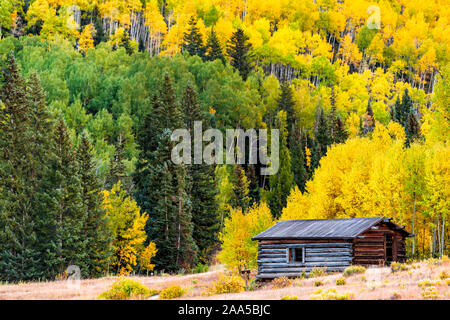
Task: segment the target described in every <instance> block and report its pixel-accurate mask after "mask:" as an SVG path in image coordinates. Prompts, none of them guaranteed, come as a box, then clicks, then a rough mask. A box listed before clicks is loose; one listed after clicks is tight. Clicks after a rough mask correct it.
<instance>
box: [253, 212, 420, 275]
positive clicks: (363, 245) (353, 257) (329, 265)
mask: <svg viewBox="0 0 450 320" xmlns="http://www.w3.org/2000/svg"><path fill="white" fill-rule="evenodd" d="M391 220H392V219H390V218H385V217H367V218H352V219H310V220H289V221H280V222H278V223H277V224H275V225H274V226H273V227H271V228H269V229H267V230H265V231H264V232H262V233H260V234H258V235H256V236H254V237H253V238H252V240H255V241H258V259H257V262H258V275H257V279H261V280H263V279H273V278H277V277H281V276H286V277H299V276H300V275H301V274H302V273H304V274H306V275H308V274H309V272H310V271H311V270H312V269H313V268H314V267H321V268H323V267H326V271H330V272H333V271H343V270H345V268H347V267H348V266H350V265H352V264H354V265H363V266H366V267H367V266H371V265H377V266H379V265H389V264H390V263H391V262H392V261H398V262H404V261H405V260H406V248H405V240H406V238H407V237H411V236H413V235H412V234H410V233H409V232H407V231H406V230H405V227H404V226H399V225H396V224H395V223H393V222H391Z"/></svg>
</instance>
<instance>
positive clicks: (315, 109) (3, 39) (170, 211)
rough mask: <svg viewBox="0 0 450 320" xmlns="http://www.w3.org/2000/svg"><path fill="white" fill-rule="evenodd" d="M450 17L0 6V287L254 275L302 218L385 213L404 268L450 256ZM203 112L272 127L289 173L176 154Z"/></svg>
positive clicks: (386, 1) (343, 10)
mask: <svg viewBox="0 0 450 320" xmlns="http://www.w3.org/2000/svg"><path fill="white" fill-rule="evenodd" d="M449 21H450V5H449V3H448V2H447V1H444V0H429V1H422V0H408V1H406V0H377V1H365V0H339V1H332V0H302V1H298V0H280V1H272V0H258V1H256V0H226V1H225V0H187V1H179V0H132V1H125V0H92V1H85V0H70V1H68V0H0V68H1V70H2V72H1V77H0V281H2V282H12V283H16V282H21V281H38V280H39V281H53V280H55V279H64V278H65V277H66V276H67V273H68V271H67V269H68V267H69V266H72V267H73V266H75V267H74V268H75V269H74V270H75V272H77V274H79V276H80V277H81V278H83V279H87V278H95V277H102V276H105V275H130V274H134V275H142V276H143V275H148V274H150V273H152V272H153V273H156V274H166V273H167V274H176V273H181V274H185V273H191V272H202V271H205V270H207V269H208V265H211V264H213V263H215V262H216V260H218V261H219V262H220V263H222V264H224V265H225V267H226V268H227V270H229V271H230V272H232V273H236V272H238V271H241V270H242V269H253V270H254V269H255V268H256V267H257V243H256V242H255V241H252V240H251V237H252V236H254V235H256V234H258V233H260V232H261V231H263V230H265V229H267V228H268V227H271V226H272V225H273V224H275V223H276V222H277V221H279V220H291V219H314V218H320V219H322V218H327V219H332V218H354V217H368V216H384V217H388V218H392V219H393V220H392V221H393V222H394V223H396V224H398V225H403V226H405V228H406V230H408V231H409V232H411V233H413V234H415V237H412V238H411V239H408V242H407V248H406V253H407V258H408V259H409V260H418V259H428V258H442V257H444V256H446V255H447V256H448V255H449V243H450V232H449V231H450V230H449V225H450V221H449V220H450V217H449V207H450V206H449V203H450V188H449V185H450V162H449V160H448V159H449V158H450V145H449V140H448V138H449V136H450V130H449V128H450V126H449V121H450V114H449V110H450V108H449V106H450V85H449V83H450V82H449V79H450V61H449V60H450V23H449ZM197 121H200V122H201V123H202V126H203V130H204V131H205V130H207V129H218V130H220V132H222V133H223V134H224V136H225V132H226V131H225V130H227V129H242V130H249V129H255V130H258V129H269V130H271V129H276V130H278V132H279V133H280V135H279V141H278V142H279V168H278V170H277V172H276V174H274V175H264V174H262V167H261V165H260V164H254V163H251V162H250V161H249V159H248V158H245V161H244V163H241V164H239V165H232V164H224V163H213V164H210V163H192V164H175V163H174V162H173V161H171V154H172V153H171V152H172V150H173V148H174V147H175V145H176V143H175V142H174V141H173V140H172V139H171V135H172V133H173V132H174V131H176V130H177V129H186V130H188V132H189V133H192V132H194V124H195V122H197ZM271 137H272V136H269V140H270V139H271ZM200 146H202V142H201V143H200ZM72 271H73V270H72Z"/></svg>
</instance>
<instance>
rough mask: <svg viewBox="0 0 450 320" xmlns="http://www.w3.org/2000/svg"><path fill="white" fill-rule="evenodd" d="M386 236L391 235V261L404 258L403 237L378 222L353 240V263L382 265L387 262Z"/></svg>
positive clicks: (401, 260)
mask: <svg viewBox="0 0 450 320" xmlns="http://www.w3.org/2000/svg"><path fill="white" fill-rule="evenodd" d="M386 236H391V237H392V261H399V262H404V261H405V260H406V250H405V237H404V236H403V235H402V234H401V232H400V231H396V230H392V229H391V228H389V227H388V226H387V225H386V224H384V223H380V224H378V225H376V226H375V227H372V228H371V229H370V230H368V231H366V232H364V233H362V234H361V235H360V236H358V237H356V238H355V239H354V240H353V257H354V259H353V264H358V265H364V266H369V265H384V264H386V263H387V250H386Z"/></svg>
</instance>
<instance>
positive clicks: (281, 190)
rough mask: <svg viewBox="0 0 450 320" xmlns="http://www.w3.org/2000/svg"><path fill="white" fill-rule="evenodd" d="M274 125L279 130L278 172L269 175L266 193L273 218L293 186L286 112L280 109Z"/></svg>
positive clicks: (282, 205) (284, 202)
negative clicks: (268, 188)
mask: <svg viewBox="0 0 450 320" xmlns="http://www.w3.org/2000/svg"><path fill="white" fill-rule="evenodd" d="M276 127H277V129H278V130H279V139H280V153H279V170H278V173H276V174H274V175H272V176H270V178H269V186H270V191H269V193H268V196H267V198H268V205H269V208H270V212H271V213H272V215H273V217H274V218H279V217H280V216H281V211H282V210H283V208H284V207H286V203H287V201H286V199H287V197H288V196H289V194H290V192H291V189H292V187H293V186H294V175H293V174H292V171H291V154H290V152H289V149H288V142H287V130H286V113H285V112H284V111H280V112H279V113H278V117H277V120H276Z"/></svg>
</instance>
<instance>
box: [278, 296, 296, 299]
mask: <svg viewBox="0 0 450 320" xmlns="http://www.w3.org/2000/svg"><path fill="white" fill-rule="evenodd" d="M281 300H299V298H298V297H297V296H282V297H281Z"/></svg>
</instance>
